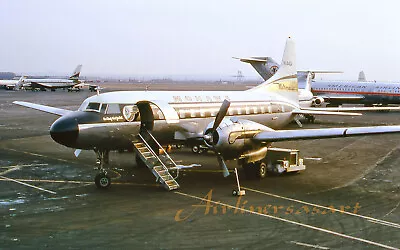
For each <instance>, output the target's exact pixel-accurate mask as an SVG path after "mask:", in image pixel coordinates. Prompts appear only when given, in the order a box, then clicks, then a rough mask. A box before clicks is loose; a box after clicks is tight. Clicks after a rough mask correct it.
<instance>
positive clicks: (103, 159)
mask: <svg viewBox="0 0 400 250" xmlns="http://www.w3.org/2000/svg"><path fill="white" fill-rule="evenodd" d="M94 152H95V153H96V156H97V160H96V164H97V165H98V167H97V169H98V170H99V173H98V174H97V175H96V177H95V178H94V183H95V184H96V186H97V187H98V188H101V189H105V188H108V187H109V186H110V185H111V178H110V177H109V176H108V175H107V171H106V170H105V169H104V166H105V165H108V164H109V153H110V151H109V150H104V149H103V150H101V149H95V150H94Z"/></svg>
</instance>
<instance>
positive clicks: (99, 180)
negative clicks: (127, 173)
mask: <svg viewBox="0 0 400 250" xmlns="http://www.w3.org/2000/svg"><path fill="white" fill-rule="evenodd" d="M94 183H96V186H97V187H98V188H102V189H105V188H108V187H109V186H110V185H111V178H110V177H109V176H108V175H107V173H106V172H104V173H98V174H97V175H96V177H95V178H94Z"/></svg>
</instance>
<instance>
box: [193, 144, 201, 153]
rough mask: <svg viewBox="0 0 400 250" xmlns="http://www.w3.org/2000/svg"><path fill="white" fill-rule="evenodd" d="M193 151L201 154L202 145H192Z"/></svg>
mask: <svg viewBox="0 0 400 250" xmlns="http://www.w3.org/2000/svg"><path fill="white" fill-rule="evenodd" d="M192 152H193V153H195V154H200V152H201V150H200V146H199V145H194V146H193V147H192Z"/></svg>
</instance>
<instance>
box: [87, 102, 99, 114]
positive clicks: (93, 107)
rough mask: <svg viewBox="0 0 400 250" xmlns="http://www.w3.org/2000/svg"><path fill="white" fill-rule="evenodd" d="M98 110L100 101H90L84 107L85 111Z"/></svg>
mask: <svg viewBox="0 0 400 250" xmlns="http://www.w3.org/2000/svg"><path fill="white" fill-rule="evenodd" d="M99 110H100V103H98V102H90V103H89V104H88V106H87V107H86V111H96V112H99Z"/></svg>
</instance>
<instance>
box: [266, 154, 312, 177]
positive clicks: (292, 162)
mask: <svg viewBox="0 0 400 250" xmlns="http://www.w3.org/2000/svg"><path fill="white" fill-rule="evenodd" d="M299 153H300V151H299V150H297V149H286V148H268V151H267V155H266V159H268V164H267V171H269V172H272V173H275V174H281V173H284V172H286V173H289V172H298V171H302V170H305V169H306V165H304V161H303V159H302V158H300V157H299Z"/></svg>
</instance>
